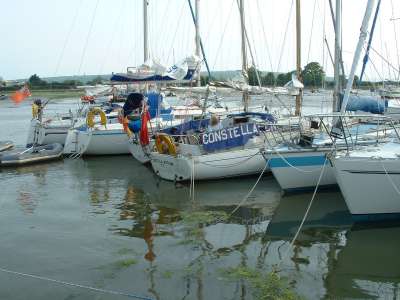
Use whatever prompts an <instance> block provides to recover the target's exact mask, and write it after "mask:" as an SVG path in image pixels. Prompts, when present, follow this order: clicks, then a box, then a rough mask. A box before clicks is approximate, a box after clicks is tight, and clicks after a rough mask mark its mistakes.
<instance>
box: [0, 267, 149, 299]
mask: <svg viewBox="0 0 400 300" xmlns="http://www.w3.org/2000/svg"><path fill="white" fill-rule="evenodd" d="M0 271H1V272H4V273H9V274H13V275H18V276H23V277H30V278H34V279H38V280H43V281H49V282H53V283H57V284H60V285H66V286H72V287H78V288H81V289H86V290H90V291H94V292H100V293H104V294H111V295H119V296H125V297H128V298H134V299H140V300H153V299H152V298H149V297H145V296H139V295H135V294H131V293H126V292H121V291H113V290H106V289H101V288H95V287H92V286H88V285H83V284H78V283H72V282H67V281H62V280H57V279H52V278H48V277H44V276H39V275H33V274H27V273H22V272H17V271H12V270H8V269H5V268H0Z"/></svg>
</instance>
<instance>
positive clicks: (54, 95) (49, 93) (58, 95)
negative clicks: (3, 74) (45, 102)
mask: <svg viewBox="0 0 400 300" xmlns="http://www.w3.org/2000/svg"><path fill="white" fill-rule="evenodd" d="M31 93H32V97H33V98H46V99H62V98H79V97H80V96H82V95H83V94H84V93H85V91H84V90H82V89H54V90H51V89H46V90H39V89H33V90H31ZM0 94H5V95H8V96H10V95H11V94H12V92H0Z"/></svg>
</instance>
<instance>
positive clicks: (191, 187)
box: [189, 157, 195, 202]
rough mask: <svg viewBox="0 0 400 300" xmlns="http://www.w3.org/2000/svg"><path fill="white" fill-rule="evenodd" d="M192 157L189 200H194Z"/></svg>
mask: <svg viewBox="0 0 400 300" xmlns="http://www.w3.org/2000/svg"><path fill="white" fill-rule="evenodd" d="M194 174H195V173H194V158H193V157H192V169H191V172H190V190H189V198H190V201H192V202H194Z"/></svg>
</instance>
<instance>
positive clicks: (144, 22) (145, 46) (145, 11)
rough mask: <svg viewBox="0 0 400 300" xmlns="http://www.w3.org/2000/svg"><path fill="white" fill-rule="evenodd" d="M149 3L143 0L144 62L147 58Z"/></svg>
mask: <svg viewBox="0 0 400 300" xmlns="http://www.w3.org/2000/svg"><path fill="white" fill-rule="evenodd" d="M148 5H149V1H148V0H143V61H144V62H146V61H147V60H148V59H149V37H148V32H149V28H148V23H147V6H148Z"/></svg>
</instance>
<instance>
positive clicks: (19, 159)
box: [0, 143, 63, 167]
mask: <svg viewBox="0 0 400 300" xmlns="http://www.w3.org/2000/svg"><path fill="white" fill-rule="evenodd" d="M62 153H63V146H62V145H61V144H58V143H54V144H49V145H43V146H35V147H31V148H28V149H26V150H24V151H22V152H21V151H15V150H14V151H6V152H2V153H1V154H0V166H2V167H6V166H21V165H27V164H34V163H39V162H45V161H49V160H54V159H59V158H61V156H62Z"/></svg>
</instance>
